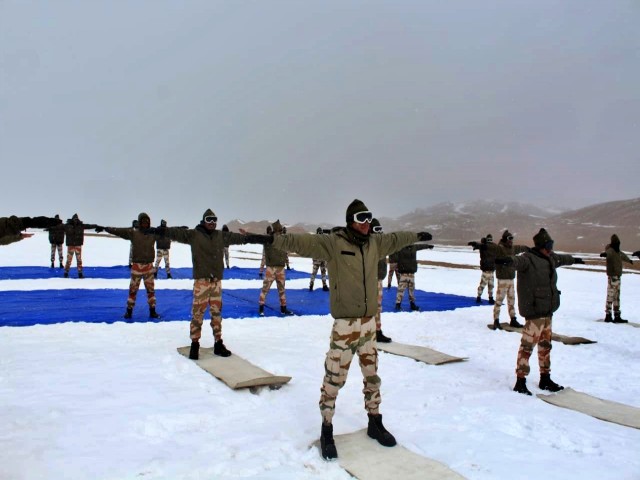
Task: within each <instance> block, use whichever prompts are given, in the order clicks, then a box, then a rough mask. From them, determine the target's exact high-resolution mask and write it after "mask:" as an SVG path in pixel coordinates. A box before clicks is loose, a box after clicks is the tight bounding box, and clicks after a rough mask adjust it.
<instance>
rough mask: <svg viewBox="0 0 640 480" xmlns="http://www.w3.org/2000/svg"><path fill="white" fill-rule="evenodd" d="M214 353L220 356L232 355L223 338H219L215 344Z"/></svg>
mask: <svg viewBox="0 0 640 480" xmlns="http://www.w3.org/2000/svg"><path fill="white" fill-rule="evenodd" d="M213 354H214V355H218V356H219V357H230V356H231V352H230V351H229V350H227V347H225V346H224V343H222V339H220V340H217V341H216V343H214V344H213Z"/></svg>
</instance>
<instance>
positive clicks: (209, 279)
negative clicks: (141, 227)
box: [163, 209, 245, 342]
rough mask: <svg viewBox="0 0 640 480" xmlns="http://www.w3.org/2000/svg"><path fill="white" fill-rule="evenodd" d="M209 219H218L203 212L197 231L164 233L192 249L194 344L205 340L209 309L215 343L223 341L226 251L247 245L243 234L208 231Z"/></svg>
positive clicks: (190, 333) (173, 229) (171, 230)
mask: <svg viewBox="0 0 640 480" xmlns="http://www.w3.org/2000/svg"><path fill="white" fill-rule="evenodd" d="M209 216H213V217H215V213H213V211H212V210H211V209H207V210H206V211H205V212H204V214H203V215H202V221H201V222H200V224H199V225H198V226H197V227H196V228H194V229H185V228H180V227H169V228H166V229H165V230H164V232H163V233H164V235H166V236H167V237H169V238H170V239H171V240H174V241H176V242H180V243H186V244H188V245H191V258H192V259H193V279H194V281H193V302H192V306H191V325H190V327H189V336H190V338H191V341H192V342H198V341H199V340H200V338H201V336H202V323H203V319H204V314H205V311H206V308H207V305H209V313H210V315H211V328H212V330H213V336H214V339H215V341H216V342H218V341H221V340H222V280H223V276H224V263H223V256H224V247H225V246H229V245H242V244H244V243H245V237H244V235H242V234H240V233H233V232H223V231H220V230H215V228H214V229H213V230H207V228H206V226H205V221H204V220H205V218H206V217H209ZM214 225H215V224H214Z"/></svg>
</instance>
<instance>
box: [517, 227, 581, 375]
mask: <svg viewBox="0 0 640 480" xmlns="http://www.w3.org/2000/svg"><path fill="white" fill-rule="evenodd" d="M547 238H548V239H549V240H550V239H551V238H550V237H549V236H548V234H547V232H546V231H544V235H543V234H542V231H541V232H539V233H538V234H536V236H534V241H535V243H536V247H535V248H532V249H530V250H529V251H527V252H525V253H523V254H522V255H519V256H511V257H510V258H511V259H512V260H513V262H512V264H511V266H512V267H513V269H514V270H516V271H517V272H518V310H519V312H520V315H521V316H523V317H524V318H525V320H526V321H525V325H524V327H523V330H522V338H521V340H520V348H519V349H518V357H517V360H516V376H517V377H518V378H524V377H526V376H527V375H528V374H529V371H530V368H529V357H531V353H532V352H533V348H534V347H535V346H536V345H538V364H539V368H540V374H541V375H544V374H549V372H550V371H551V335H552V328H551V323H552V322H551V319H552V316H553V312H555V311H556V310H557V309H558V307H560V292H559V291H558V288H557V286H556V284H557V282H558V274H557V272H556V269H557V268H558V267H561V266H564V265H573V264H574V263H575V259H574V258H573V257H572V256H571V255H558V254H556V253H554V252H550V255H549V256H545V255H544V254H543V253H542V252H541V251H540V249H541V245H544V244H545V239H547Z"/></svg>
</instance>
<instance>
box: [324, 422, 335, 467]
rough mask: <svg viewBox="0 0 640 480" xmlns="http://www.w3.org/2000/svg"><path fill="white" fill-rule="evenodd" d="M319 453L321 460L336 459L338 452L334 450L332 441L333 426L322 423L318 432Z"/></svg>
mask: <svg viewBox="0 0 640 480" xmlns="http://www.w3.org/2000/svg"><path fill="white" fill-rule="evenodd" d="M320 451H321V452H322V458H324V459H326V460H332V459H334V458H338V451H337V450H336V443H335V442H334V441H333V425H332V424H330V423H329V424H326V423H324V422H322V429H321V430H320Z"/></svg>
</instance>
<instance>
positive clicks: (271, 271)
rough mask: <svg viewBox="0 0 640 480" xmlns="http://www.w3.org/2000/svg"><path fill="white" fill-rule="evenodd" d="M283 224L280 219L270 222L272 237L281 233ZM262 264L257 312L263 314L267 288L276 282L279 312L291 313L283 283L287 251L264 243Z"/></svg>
mask: <svg viewBox="0 0 640 480" xmlns="http://www.w3.org/2000/svg"><path fill="white" fill-rule="evenodd" d="M283 230H284V228H283V226H282V224H281V223H280V220H276V221H275V222H274V223H272V224H271V231H272V232H273V236H274V237H278V236H280V235H282V234H283ZM263 259H264V265H265V266H266V269H265V272H264V280H263V281H262V289H261V290H260V295H259V297H258V314H259V315H260V316H261V317H263V316H264V303H265V300H266V298H267V294H268V293H269V289H270V288H271V285H272V284H273V282H274V280H275V282H276V287H278V297H279V299H280V313H282V314H283V315H293V312H292V311H291V310H289V309H288V308H287V292H286V290H285V284H286V282H287V274H286V272H285V265H287V261H288V259H287V252H285V251H283V250H280V249H279V248H276V247H274V246H273V245H272V244H271V245H265V246H264V251H263ZM260 275H262V264H261V265H260Z"/></svg>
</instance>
